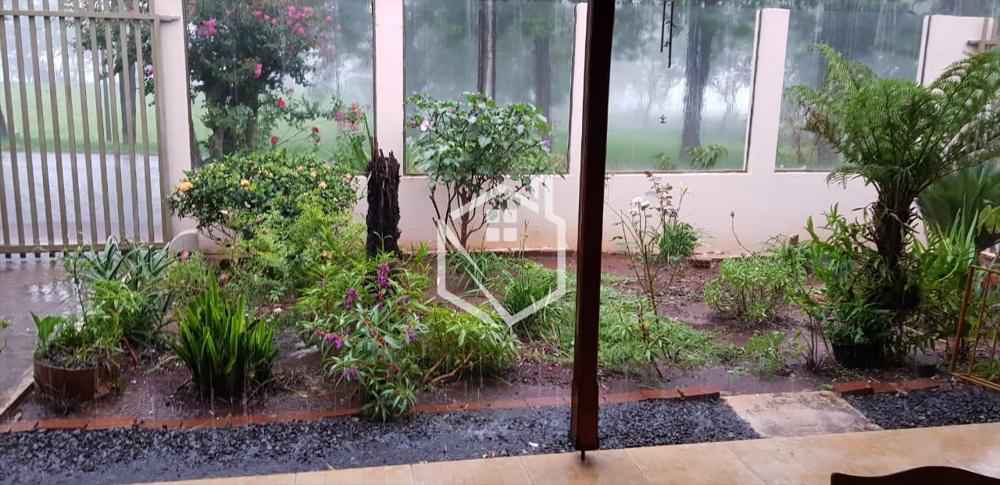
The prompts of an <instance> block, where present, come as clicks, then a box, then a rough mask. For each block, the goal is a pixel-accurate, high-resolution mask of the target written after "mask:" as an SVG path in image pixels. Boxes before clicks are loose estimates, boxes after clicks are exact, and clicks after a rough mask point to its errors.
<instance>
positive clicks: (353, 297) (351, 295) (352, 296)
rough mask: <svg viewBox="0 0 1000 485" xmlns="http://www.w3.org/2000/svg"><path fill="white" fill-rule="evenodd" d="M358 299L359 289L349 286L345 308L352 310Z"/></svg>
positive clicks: (345, 298) (345, 296) (345, 297)
mask: <svg viewBox="0 0 1000 485" xmlns="http://www.w3.org/2000/svg"><path fill="white" fill-rule="evenodd" d="M357 301H358V290H355V289H354V288H348V289H347V294H346V295H344V308H346V309H348V310H350V309H352V308H354V304H355V303H356V302H357Z"/></svg>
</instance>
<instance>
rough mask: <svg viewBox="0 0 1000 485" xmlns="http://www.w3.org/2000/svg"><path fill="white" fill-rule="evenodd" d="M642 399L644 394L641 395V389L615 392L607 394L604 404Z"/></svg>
mask: <svg viewBox="0 0 1000 485" xmlns="http://www.w3.org/2000/svg"><path fill="white" fill-rule="evenodd" d="M644 399H645V396H643V394H642V391H631V392H616V393H614V394H607V398H606V399H605V401H604V404H621V403H627V402H637V401H642V400H644Z"/></svg>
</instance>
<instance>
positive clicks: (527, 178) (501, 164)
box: [409, 93, 556, 247]
mask: <svg viewBox="0 0 1000 485" xmlns="http://www.w3.org/2000/svg"><path fill="white" fill-rule="evenodd" d="M409 102H410V104H412V105H413V106H414V107H415V108H416V110H417V114H416V115H414V116H413V117H412V118H411V119H410V125H411V126H412V127H414V128H416V129H418V130H419V131H418V132H417V134H416V136H415V137H414V138H413V142H412V143H411V147H410V148H412V149H413V153H414V155H415V156H416V166H417V168H418V169H419V170H421V171H423V172H424V173H426V174H427V177H428V178H429V179H430V187H431V193H430V199H431V202H432V203H433V205H434V211H435V219H434V221H435V223H438V224H442V225H448V226H451V228H452V229H453V230H454V231H455V234H456V235H457V236H458V240H459V242H460V243H461V245H462V246H463V247H465V246H466V243H467V242H468V240H469V236H470V235H472V234H474V233H475V232H476V231H478V230H480V229H482V228H483V227H484V226H485V225H486V220H487V216H488V213H489V210H487V209H506V208H507V207H508V205H510V204H514V203H516V200H515V199H513V196H514V195H515V194H517V193H520V192H528V191H529V190H530V189H531V180H532V176H534V175H542V174H551V173H554V172H555V167H556V166H555V163H554V162H553V160H552V157H551V154H550V150H549V142H548V137H549V133H550V128H549V124H548V121H547V120H546V119H545V117H544V116H542V114H541V112H539V111H538V109H537V108H535V107H534V106H532V105H530V104H511V105H506V106H501V105H498V104H497V103H496V101H494V100H492V99H489V98H488V97H486V96H484V95H482V94H474V93H466V94H465V97H464V99H462V100H461V101H438V100H434V99H430V98H427V97H424V96H419V95H418V96H411V97H410V98H409ZM505 182H506V183H508V184H509V186H510V187H511V190H509V191H507V192H501V193H497V194H494V195H493V196H492V197H491V199H490V200H489V201H488V204H486V205H487V206H488V207H481V208H479V209H474V210H470V211H464V212H462V215H461V216H460V217H459V218H458V220H457V221H456V220H454V219H453V217H452V212H453V211H454V210H455V209H457V208H459V207H467V206H468V205H469V204H470V203H471V202H473V201H474V200H476V199H477V198H479V196H480V195H483V194H490V193H491V192H493V191H494V190H495V189H496V188H498V187H499V186H500V185H502V184H504V183H505ZM439 188H443V189H444V191H445V192H446V194H445V195H446V197H443V199H444V200H445V201H447V202H446V204H445V205H444V207H440V206H439V201H438V198H436V197H435V194H436V192H437V190H438V189H439Z"/></svg>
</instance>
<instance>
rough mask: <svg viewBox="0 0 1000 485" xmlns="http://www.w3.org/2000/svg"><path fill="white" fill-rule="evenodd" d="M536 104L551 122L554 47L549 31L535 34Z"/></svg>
mask: <svg viewBox="0 0 1000 485" xmlns="http://www.w3.org/2000/svg"><path fill="white" fill-rule="evenodd" d="M535 106H537V107H538V109H539V110H541V112H542V115H544V116H545V119H547V120H549V122H550V123H551V122H552V120H551V118H550V116H551V109H552V49H551V40H550V38H549V33H548V32H545V33H539V34H538V35H536V36H535Z"/></svg>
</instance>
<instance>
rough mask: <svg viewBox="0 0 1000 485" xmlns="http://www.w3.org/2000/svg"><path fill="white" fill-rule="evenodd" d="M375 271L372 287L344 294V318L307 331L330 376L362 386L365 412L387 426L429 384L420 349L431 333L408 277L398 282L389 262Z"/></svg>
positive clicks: (328, 320) (327, 320)
mask: <svg viewBox="0 0 1000 485" xmlns="http://www.w3.org/2000/svg"><path fill="white" fill-rule="evenodd" d="M375 267H376V270H375V274H374V278H372V279H368V280H367V281H368V284H367V285H365V286H364V287H351V288H348V289H347V290H346V291H345V292H344V295H343V297H342V298H341V299H339V300H338V303H339V304H340V306H341V309H342V311H341V312H340V313H339V314H336V315H333V316H331V317H328V318H325V319H319V320H317V321H315V322H313V323H311V324H310V325H308V326H307V328H308V329H309V330H311V331H312V332H313V337H314V338H316V339H318V340H319V341H320V342H321V345H322V346H323V349H324V351H325V358H324V364H325V366H326V369H327V372H328V373H329V374H330V375H332V376H336V377H337V378H338V379H339V380H341V381H346V382H356V383H358V384H359V385H360V386H361V388H362V389H363V391H364V394H365V398H366V400H365V401H366V402H365V405H364V407H363V408H362V410H363V411H364V412H365V414H367V415H368V416H371V417H373V418H377V419H381V420H383V421H384V420H387V419H389V418H392V417H395V416H400V415H403V414H406V413H407V412H409V410H410V409H411V408H412V407H413V405H414V404H415V403H416V395H417V391H418V390H419V389H420V388H421V387H422V386H423V385H424V384H425V380H424V376H425V374H424V372H423V371H422V368H421V366H420V350H419V349H420V347H419V345H418V341H419V340H420V338H421V336H422V335H423V334H424V333H426V327H425V326H424V324H423V323H422V321H421V314H422V312H423V311H424V308H425V307H424V305H423V304H421V303H418V302H417V300H416V299H415V298H414V293H415V291H414V290H415V289H414V288H412V287H410V286H409V285H408V283H409V282H408V279H407V274H408V273H407V272H402V274H401V275H399V276H398V277H396V278H394V277H393V274H392V273H393V270H392V266H391V265H390V262H389V260H387V259H383V260H382V261H380V262H378V263H377V264H376V266H375Z"/></svg>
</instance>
